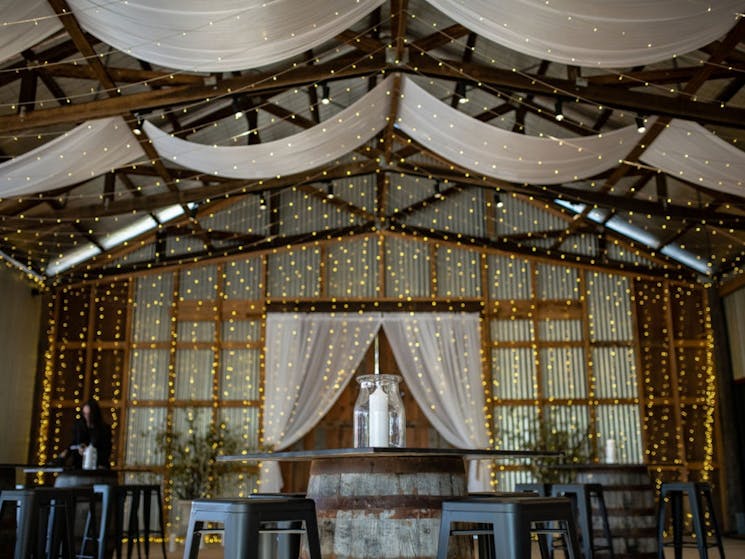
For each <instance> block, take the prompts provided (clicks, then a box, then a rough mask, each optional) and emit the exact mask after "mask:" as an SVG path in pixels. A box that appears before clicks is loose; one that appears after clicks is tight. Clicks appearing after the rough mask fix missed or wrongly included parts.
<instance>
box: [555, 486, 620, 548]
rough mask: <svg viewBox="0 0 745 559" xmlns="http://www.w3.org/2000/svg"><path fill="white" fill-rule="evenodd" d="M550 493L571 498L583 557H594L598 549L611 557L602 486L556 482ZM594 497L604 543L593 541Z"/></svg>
mask: <svg viewBox="0 0 745 559" xmlns="http://www.w3.org/2000/svg"><path fill="white" fill-rule="evenodd" d="M551 495H553V496H554V497H560V496H564V497H569V498H570V499H571V500H572V507H573V508H574V513H575V515H576V518H577V523H578V524H579V533H580V542H581V546H582V554H583V555H584V557H585V559H591V558H594V557H595V553H596V552H598V551H602V550H604V551H607V552H608V555H609V556H610V558H611V559H613V558H614V554H613V538H612V536H611V532H610V523H609V521H608V509H607V508H606V506H605V497H604V496H603V486H602V485H600V484H599V483H557V484H554V485H552V486H551ZM593 498H594V499H595V501H596V503H597V505H598V512H599V518H600V523H601V528H602V531H603V537H604V538H605V542H606V543H605V545H598V544H597V543H596V542H595V531H594V528H593V522H592V519H593V511H592V499H593Z"/></svg>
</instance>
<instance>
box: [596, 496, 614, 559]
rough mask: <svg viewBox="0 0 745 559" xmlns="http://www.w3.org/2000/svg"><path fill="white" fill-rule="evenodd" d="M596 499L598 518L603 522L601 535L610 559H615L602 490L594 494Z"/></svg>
mask: <svg viewBox="0 0 745 559" xmlns="http://www.w3.org/2000/svg"><path fill="white" fill-rule="evenodd" d="M596 498H597V500H598V508H599V509H600V519H601V521H602V523H603V537H605V541H606V542H607V543H608V555H609V556H610V559H615V555H614V553H613V536H612V535H611V533H610V523H609V522H608V508H607V507H606V506H605V497H604V496H603V492H602V490H600V492H599V493H597V494H596Z"/></svg>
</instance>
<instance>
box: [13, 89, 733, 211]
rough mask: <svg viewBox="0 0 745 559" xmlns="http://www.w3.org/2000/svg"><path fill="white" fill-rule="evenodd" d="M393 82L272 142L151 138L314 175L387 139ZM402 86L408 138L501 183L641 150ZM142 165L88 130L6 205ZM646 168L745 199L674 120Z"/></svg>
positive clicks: (628, 130)
mask: <svg viewBox="0 0 745 559" xmlns="http://www.w3.org/2000/svg"><path fill="white" fill-rule="evenodd" d="M392 79H393V77H389V78H387V79H386V80H385V81H383V82H381V83H380V84H379V85H378V86H377V87H376V88H374V89H373V90H372V91H370V92H369V93H367V94H366V95H365V96H363V97H362V98H361V99H359V100H357V101H356V102H355V103H353V104H352V105H351V106H349V107H348V108H346V109H344V110H342V111H341V112H339V113H338V114H337V115H336V116H334V117H333V118H331V119H329V120H327V121H325V122H323V123H321V124H319V125H316V126H314V127H312V128H309V129H307V130H304V131H302V132H300V133H298V134H294V135H292V136H288V137H287V138H284V139H282V140H275V141H273V142H267V143H263V144H256V145H243V146H208V145H204V144H198V143H195V142H189V141H186V140H182V139H180V138H176V137H173V136H170V135H169V134H167V133H165V132H163V131H161V130H160V129H158V128H157V127H156V126H154V125H152V124H150V123H149V122H146V123H145V131H146V132H147V134H148V136H149V137H150V138H151V140H152V142H153V145H154V147H155V148H156V150H157V151H158V153H159V154H160V155H161V156H162V157H164V158H166V159H169V160H171V161H173V162H174V163H178V164H179V165H181V166H182V167H185V168H188V169H193V170H195V171H198V172H200V173H209V174H212V175H218V176H223V177H229V178H241V179H259V178H267V177H275V176H278V175H287V174H292V173H298V172H302V171H308V170H311V169H314V168H317V167H319V166H321V165H323V164H326V163H329V162H331V161H335V160H339V159H341V158H343V157H344V156H346V155H347V154H349V153H350V152H351V151H353V150H354V149H355V148H357V147H359V146H361V145H362V144H364V143H365V142H367V141H369V140H370V139H371V138H373V137H374V136H375V135H376V134H377V133H378V132H380V130H382V128H383V127H384V126H385V123H386V118H387V115H388V111H389V109H390V90H391V84H392ZM401 82H402V89H401V91H402V97H401V99H400V100H399V101H400V102H399V104H398V117H397V122H396V127H397V128H398V129H399V130H400V131H402V132H404V133H406V134H407V135H408V136H410V137H411V138H412V139H413V140H415V141H417V142H419V143H420V144H421V145H423V146H424V147H425V148H427V149H429V150H431V151H432V152H433V153H436V154H438V155H440V156H441V157H444V158H446V159H447V160H449V161H452V162H453V163H456V164H458V165H461V166H462V167H464V168H466V169H469V170H471V171H474V172H477V173H482V174H484V175H488V176H491V177H495V178H498V179H501V180H508V181H512V182H516V183H520V184H535V185H542V184H558V183H563V182H567V181H574V180H581V179H585V178H588V177H592V176H594V175H596V174H598V173H601V172H603V171H605V170H607V169H610V168H612V167H614V166H615V165H617V163H618V161H619V160H620V159H623V158H624V157H625V156H626V154H627V153H628V152H629V151H630V150H631V148H632V147H633V146H634V145H635V143H636V142H637V141H638V136H639V134H638V132H637V131H636V127H635V126H627V127H625V128H621V129H618V130H614V131H613V132H609V133H603V134H598V135H594V136H585V137H576V138H539V137H534V136H526V135H524V134H518V133H516V132H511V131H506V130H502V129H499V128H496V127H494V126H491V125H489V124H486V123H483V122H480V121H478V120H476V119H474V118H472V117H470V116H468V115H466V114H464V113H462V112H459V111H457V110H455V109H453V108H451V107H450V106H448V105H447V104H445V103H443V102H442V101H440V100H439V99H437V98H436V97H434V96H432V95H431V94H429V93H427V92H426V91H424V90H423V89H422V88H421V87H419V86H418V85H417V84H416V83H414V81H413V80H412V79H411V78H408V77H406V76H401ZM652 121H653V119H650V122H652ZM143 157H144V154H143V152H142V149H141V147H140V146H139V144H138V142H137V139H136V138H135V137H134V136H133V135H132V133H131V132H130V130H129V129H128V128H127V126H126V124H125V123H124V121H123V120H122V119H121V118H120V117H115V118H109V119H101V120H92V121H88V122H86V123H84V124H82V125H80V126H78V127H76V128H75V129H73V130H72V131H70V132H68V133H66V134H64V135H63V136H60V137H58V138H56V139H54V140H52V141H51V142H48V143H47V144H44V145H43V146H40V147H38V148H36V149H35V150H32V151H30V152H28V153H25V154H23V155H21V156H19V157H16V158H14V159H11V160H10V161H6V162H5V163H2V164H0V197H7V196H13V195H22V194H32V193H36V192H43V191H49V190H54V189H56V188H61V187H64V186H69V185H72V184H76V183H78V182H81V181H84V180H87V179H91V178H94V177H95V176H97V175H100V174H103V173H105V172H107V171H110V170H112V169H114V168H116V167H119V166H121V165H125V164H128V163H131V162H133V161H136V160H138V159H140V158H143ZM640 160H641V161H642V162H643V163H645V164H647V165H651V166H654V167H656V168H659V169H661V170H663V171H665V172H668V173H670V174H671V175H672V176H675V177H679V178H680V179H682V180H686V181H688V182H691V183H694V184H700V185H703V186H707V187H708V188H711V189H713V190H718V191H722V192H726V193H729V194H738V193H741V192H742V188H743V179H742V177H743V176H745V152H743V151H742V150H740V149H739V148H737V147H735V146H732V145H730V144H728V143H727V142H726V141H724V140H722V139H720V138H718V137H717V136H716V135H714V134H713V133H712V132H709V131H708V130H706V129H705V128H704V127H703V126H700V125H698V124H696V123H692V122H688V121H682V120H677V119H675V120H672V121H671V122H670V124H669V125H668V126H667V127H666V129H665V130H664V131H663V132H662V134H660V136H658V137H657V138H656V139H655V141H654V142H653V143H652V144H651V145H650V147H649V148H648V149H647V150H646V151H645V153H644V154H642V156H641V158H640ZM83 162H84V163H83Z"/></svg>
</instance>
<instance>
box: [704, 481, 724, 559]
mask: <svg viewBox="0 0 745 559" xmlns="http://www.w3.org/2000/svg"><path fill="white" fill-rule="evenodd" d="M704 497H705V499H706V507H707V508H708V509H709V516H710V517H711V525H712V528H713V529H714V538H716V540H717V549H718V550H719V557H721V558H722V559H724V545H723V544H722V533H721V532H720V531H719V521H718V520H717V515H716V514H715V513H714V500H713V499H712V497H711V491H709V490H707V491H705V492H704Z"/></svg>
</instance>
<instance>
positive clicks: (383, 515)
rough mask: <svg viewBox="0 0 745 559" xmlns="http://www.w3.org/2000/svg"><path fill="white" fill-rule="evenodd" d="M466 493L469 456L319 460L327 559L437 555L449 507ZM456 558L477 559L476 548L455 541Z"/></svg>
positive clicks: (314, 495) (314, 485)
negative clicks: (442, 519) (446, 504)
mask: <svg viewBox="0 0 745 559" xmlns="http://www.w3.org/2000/svg"><path fill="white" fill-rule="evenodd" d="M465 493H466V475H465V467H464V462H463V458H461V457H451V456H447V457H442V456H433V457H421V456H417V457H411V456H405V457H401V456H398V457H390V456H370V457H365V458H359V457H337V458H334V459H321V460H314V461H313V463H312V465H311V470H310V479H309V482H308V492H307V495H308V497H309V498H311V499H313V500H315V502H316V512H317V514H318V528H319V532H320V537H321V554H322V556H323V557H324V559H367V558H370V559H372V558H375V559H399V558H401V559H402V558H407V559H425V558H435V557H436V556H437V536H438V532H439V529H440V515H441V506H442V501H443V500H446V499H447V498H449V497H453V496H461V495H464V494H465ZM448 556H449V557H452V558H455V557H458V558H469V557H471V556H472V543H471V542H469V541H467V540H466V539H464V538H451V543H450V551H449V555H448Z"/></svg>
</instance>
